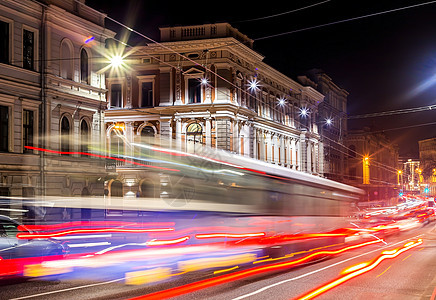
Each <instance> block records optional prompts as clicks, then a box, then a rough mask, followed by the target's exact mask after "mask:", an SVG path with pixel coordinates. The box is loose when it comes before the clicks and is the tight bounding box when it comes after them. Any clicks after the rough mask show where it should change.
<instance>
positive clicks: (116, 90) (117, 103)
mask: <svg viewBox="0 0 436 300" xmlns="http://www.w3.org/2000/svg"><path fill="white" fill-rule="evenodd" d="M121 101H122V88H121V84H119V83H117V84H112V85H111V108H112V107H121Z"/></svg>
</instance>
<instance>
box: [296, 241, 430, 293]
mask: <svg viewBox="0 0 436 300" xmlns="http://www.w3.org/2000/svg"><path fill="white" fill-rule="evenodd" d="M421 244H422V239H418V240H417V241H415V242H409V243H407V244H405V245H404V246H403V247H402V248H397V249H394V250H387V251H383V252H382V253H381V255H380V256H379V257H377V258H376V259H374V260H373V261H372V262H370V263H361V264H358V265H355V266H352V267H350V268H348V269H347V270H345V271H344V272H343V273H345V275H344V276H341V277H339V278H337V279H335V280H333V281H332V282H329V283H327V284H325V285H323V286H321V287H319V288H317V289H315V290H313V291H311V292H309V293H307V294H305V295H303V296H300V297H298V298H296V299H298V300H307V299H312V298H314V297H316V296H319V295H320V294H322V293H325V292H327V291H328V290H331V289H332V288H334V287H336V286H338V285H340V284H342V283H344V282H346V281H348V280H350V279H352V278H354V277H357V276H359V275H362V274H364V273H366V272H369V271H371V270H373V269H374V268H375V267H377V266H378V265H379V264H380V263H381V262H382V261H383V260H385V259H390V258H395V257H397V256H398V255H400V254H401V253H403V252H405V251H407V250H409V249H412V248H414V247H416V246H418V245H421Z"/></svg>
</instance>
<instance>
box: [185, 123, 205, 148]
mask: <svg viewBox="0 0 436 300" xmlns="http://www.w3.org/2000/svg"><path fill="white" fill-rule="evenodd" d="M202 143H203V128H202V127H201V125H200V124H198V123H191V124H189V125H188V127H187V128H186V149H187V151H188V152H190V153H195V151H196V150H197V149H198V148H199V147H200V145H201V144H202ZM196 148H197V149H196Z"/></svg>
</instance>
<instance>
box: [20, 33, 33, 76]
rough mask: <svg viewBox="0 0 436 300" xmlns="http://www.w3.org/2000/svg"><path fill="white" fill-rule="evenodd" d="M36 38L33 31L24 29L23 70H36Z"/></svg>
mask: <svg viewBox="0 0 436 300" xmlns="http://www.w3.org/2000/svg"><path fill="white" fill-rule="evenodd" d="M34 50H35V37H34V33H33V32H32V31H29V30H26V29H23V68H24V69H27V70H33V69H34V64H33V62H34Z"/></svg>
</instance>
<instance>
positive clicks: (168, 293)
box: [130, 240, 382, 300]
mask: <svg viewBox="0 0 436 300" xmlns="http://www.w3.org/2000/svg"><path fill="white" fill-rule="evenodd" d="M381 241H382V240H374V241H369V242H365V243H361V244H356V245H352V246H348V247H345V248H342V249H338V250H331V251H328V250H326V251H319V252H315V253H312V254H310V255H307V256H305V257H303V258H301V259H297V260H293V261H289V262H281V263H276V264H272V265H267V266H259V267H255V268H251V269H248V270H242V271H238V272H234V273H231V274H226V275H221V276H218V277H215V278H210V279H205V280H201V281H198V282H194V283H190V284H186V285H183V286H179V287H175V288H171V289H168V290H164V291H159V292H155V293H151V294H148V295H143V296H139V297H136V298H131V299H130V300H140V299H141V300H142V299H156V300H157V299H166V298H171V297H176V296H180V295H183V294H187V293H191V292H194V291H197V290H201V289H205V288H208V287H212V286H215V285H219V284H223V283H227V282H230V281H235V280H239V279H242V278H246V277H249V276H254V275H257V274H260V273H264V272H269V271H277V270H281V269H285V268H289V267H294V266H296V265H299V264H301V263H303V262H306V261H308V260H310V259H311V258H313V257H316V256H320V255H335V254H339V253H342V252H345V251H348V250H351V249H356V248H360V247H364V246H367V245H372V244H376V243H380V242H381Z"/></svg>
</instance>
